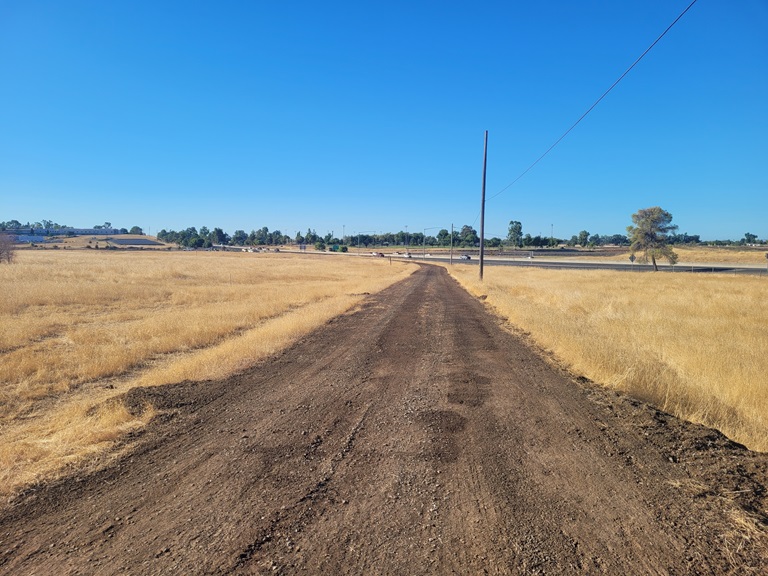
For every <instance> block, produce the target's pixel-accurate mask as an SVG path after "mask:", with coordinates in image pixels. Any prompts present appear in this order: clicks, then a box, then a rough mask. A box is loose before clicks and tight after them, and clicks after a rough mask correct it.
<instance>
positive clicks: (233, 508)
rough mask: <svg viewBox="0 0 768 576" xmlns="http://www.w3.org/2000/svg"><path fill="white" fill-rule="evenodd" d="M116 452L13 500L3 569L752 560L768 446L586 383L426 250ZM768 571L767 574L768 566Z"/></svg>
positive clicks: (141, 393)
mask: <svg viewBox="0 0 768 576" xmlns="http://www.w3.org/2000/svg"><path fill="white" fill-rule="evenodd" d="M147 401H148V402H151V403H153V404H154V405H155V406H157V407H158V408H159V409H160V410H161V411H162V413H161V416H160V417H158V418H157V419H156V420H155V421H154V422H153V423H152V424H151V425H150V426H149V427H148V428H147V429H145V430H144V431H143V432H142V433H140V434H138V435H137V436H135V437H132V438H129V439H128V440H127V441H126V445H127V446H131V447H132V449H131V451H130V452H129V453H128V454H127V455H126V456H125V457H123V458H121V459H120V460H118V461H117V462H116V463H112V464H109V465H108V466H107V467H106V468H102V469H100V470H98V471H96V472H92V473H80V475H78V476H74V477H71V478H68V479H66V480H64V481H61V482H58V483H56V484H53V485H47V486H41V487H37V488H36V489H33V490H29V491H27V492H26V493H24V494H23V495H21V496H19V497H18V498H16V499H15V500H14V501H12V502H10V503H7V504H3V505H2V507H0V573H3V574H262V573H263V574H327V575H330V574H561V573H562V574H575V573H586V574H595V573H606V574H726V573H738V574H750V573H755V574H757V573H760V571H761V570H764V569H765V568H766V566H768V550H767V549H766V539H765V534H766V531H767V530H768V500H767V498H768V496H767V495H766V486H768V457H767V456H766V455H761V454H755V453H752V452H749V451H747V450H745V449H743V448H742V447H740V446H739V445H736V444H733V443H731V442H729V441H727V440H726V439H725V438H724V437H722V436H721V435H720V434H718V433H717V432H715V431H713V430H709V429H706V428H702V427H699V426H694V425H690V424H686V423H683V422H680V421H678V420H676V419H675V418H672V417H671V416H669V415H667V414H664V413H660V412H658V411H656V410H654V409H652V408H649V407H648V406H646V405H644V404H642V403H640V402H637V401H633V400H631V399H626V398H623V397H620V396H618V395H616V394H614V393H611V392H606V391H603V390H601V389H598V388H596V387H593V386H591V385H590V384H589V383H584V382H577V381H574V380H573V379H570V378H569V377H568V376H567V375H566V374H564V373H562V372H560V371H558V370H557V369H554V368H552V367H551V366H550V365H549V364H547V363H546V362H545V361H544V360H542V358H541V356H540V355H539V354H537V353H536V352H535V351H533V350H531V349H529V348H528V347H527V345H526V344H525V343H523V342H522V341H521V340H520V339H519V338H517V337H515V336H513V335H510V334H509V333H508V332H506V331H504V330H503V329H502V327H501V325H500V323H499V321H498V320H497V319H495V318H494V317H493V316H491V315H490V314H488V313H487V312H486V311H485V309H484V307H483V304H482V302H480V301H478V300H476V299H474V298H473V297H471V296H470V295H468V294H467V293H466V292H465V291H463V290H462V289H461V288H460V287H459V286H458V284H456V283H455V282H454V281H453V280H452V279H451V278H450V277H449V276H448V275H447V274H446V273H445V271H444V270H442V269H440V268H436V267H430V266H425V267H423V268H422V269H421V270H420V271H419V272H418V273H416V274H414V275H413V276H412V277H411V278H409V279H407V280H406V281H404V282H401V283H399V284H397V285H395V286H393V287H391V288H390V289H388V290H386V291H385V292H382V293H380V294H378V295H375V296H371V297H369V298H368V299H367V300H366V301H365V302H364V304H363V305H362V306H361V307H360V309H358V310H356V311H354V312H352V313H349V314H347V315H345V316H343V317H340V318H338V319H336V320H334V321H332V322H331V323H329V324H328V325H326V326H324V327H322V328H321V329H319V330H317V331H316V332H314V333H313V334H311V335H310V336H309V337H307V338H305V339H304V340H303V341H302V342H300V343H299V344H298V345H296V346H294V347H293V348H291V349H289V350H287V351H285V352H284V353H282V354H280V355H279V356H278V357H275V358H273V359H271V360H269V361H267V362H265V363H263V364H261V365H260V366H258V367H257V368H255V369H253V370H251V371H249V372H248V373H246V374H243V375H241V376H239V377H237V378H234V379H231V380H227V381H224V382H204V383H200V384H188V383H187V384H181V385H178V386H169V387H161V388H155V389H141V390H134V391H132V392H131V393H130V394H129V395H128V397H127V402H129V403H130V405H131V406H134V407H136V409H139V407H140V406H142V405H143V404H144V403H145V402H147ZM763 573H764V572H763Z"/></svg>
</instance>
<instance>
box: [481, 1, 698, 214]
mask: <svg viewBox="0 0 768 576" xmlns="http://www.w3.org/2000/svg"><path fill="white" fill-rule="evenodd" d="M696 2H697V0H693V2H691V3H690V4H689V5H688V7H687V8H686V9H685V10H683V11H682V12H681V13H680V15H679V16H678V17H677V18H675V20H674V21H673V22H672V24H670V25H669V26H667V29H666V30H664V32H662V33H661V35H660V36H659V37H658V38H656V40H654V41H653V44H651V45H650V46H648V48H646V49H645V52H643V53H642V54H640V57H639V58H638V59H637V60H635V61H634V62H633V63H632V65H631V66H630V67H629V68H627V69H626V70H625V71H624V73H623V74H622V75H621V76H619V78H618V79H617V80H616V81H615V82H614V83H613V84H611V87H610V88H608V90H606V91H605V92H603V95H602V96H600V98H598V99H597V100H596V101H595V103H594V104H592V106H590V107H589V109H587V111H586V112H584V114H582V115H581V117H579V119H578V120H576V122H574V123H573V125H572V126H571V127H570V128H568V130H566V131H565V132H564V133H563V135H562V136H560V138H558V139H557V140H556V141H555V143H554V144H552V146H550V147H549V148H547V150H546V151H545V152H544V154H542V155H541V156H539V157H538V158H537V159H536V161H535V162H534V163H533V164H531V165H530V166H528V168H526V169H525V170H523V172H522V173H521V174H520V175H519V176H518V177H517V178H515V179H514V180H512V182H510V183H509V184H507V185H506V186H504V188H502V189H501V190H499V191H498V192H496V194H494V195H493V196H491V197H490V198H489V200H493V199H494V198H496V197H497V196H499V195H500V194H501V193H502V192H505V191H506V190H507V189H509V188H510V187H512V185H514V184H515V182H517V181H518V180H520V178H522V177H523V176H525V175H526V174H528V172H530V171H531V169H533V167H534V166H536V164H538V163H539V162H541V161H542V160H543V159H544V157H545V156H546V155H547V154H549V153H550V152H551V151H552V150H553V149H554V147H555V146H557V145H558V144H560V142H561V141H562V140H563V138H565V137H566V136H568V134H570V132H571V130H573V129H574V128H576V126H578V124H579V122H581V121H582V120H584V118H586V117H587V114H589V113H590V112H592V110H593V109H594V108H595V106H597V105H598V104H600V102H601V101H602V100H603V98H605V97H606V96H607V95H608V93H609V92H610V91H611V90H613V89H614V88H615V87H616V85H617V84H618V83H619V82H621V81H622V80H623V79H624V77H625V76H626V75H627V74H629V72H630V71H631V70H632V68H634V67H635V66H636V65H637V63H638V62H640V60H642V59H643V57H645V55H646V54H648V52H650V51H651V49H652V48H653V47H654V46H656V44H658V43H659V40H661V39H662V38H664V36H666V34H667V32H669V31H670V30H671V29H672V27H673V26H674V25H675V24H677V22H678V20H680V19H681V18H682V17H683V16H685V13H686V12H688V10H690V9H691V8H692V7H693V5H694V4H696ZM475 220H477V218H475Z"/></svg>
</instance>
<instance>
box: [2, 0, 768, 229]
mask: <svg viewBox="0 0 768 576" xmlns="http://www.w3.org/2000/svg"><path fill="white" fill-rule="evenodd" d="M689 2H690V0H622V1H620V2H608V1H605V0H603V1H590V0H582V1H578V2H576V1H573V0H551V1H546V2H519V1H504V2H503V1H488V2H482V3H470V2H458V1H444V0H443V1H430V2H420V1H408V2H401V1H392V0H388V1H386V2H360V1H355V2H351V1H349V2H334V1H328V2H316V1H306V2H304V1H302V2H293V1H290V0H285V1H282V0H281V1H277V0H269V1H267V0H254V1H237V2H236V1H216V2H213V1H210V2H202V1H194V0H185V1H162V2H149V1H141V0H136V1H114V2H104V1H101V0H92V1H82V0H67V1H61V0H50V1H42V0H3V1H0V221H1V220H10V219H17V220H20V221H22V222H25V221H27V220H29V221H36V220H41V219H50V220H54V221H57V222H60V223H65V224H69V225H72V226H92V225H94V224H101V223H103V222H105V221H109V222H112V223H113V224H114V225H116V226H118V227H126V228H130V227H131V226H134V225H138V226H141V227H143V228H144V230H145V231H150V229H151V232H152V233H156V232H157V231H158V230H159V229H161V228H166V229H171V228H173V229H180V228H186V227H188V226H196V227H198V228H199V227H200V226H203V225H206V226H208V227H209V228H212V227H214V226H219V227H222V228H224V230H226V231H228V232H229V233H232V232H233V231H234V230H236V229H244V230H245V231H246V232H248V231H250V230H251V229H253V228H261V227H262V226H267V227H269V228H270V230H274V229H279V230H281V231H282V232H283V233H287V234H290V235H293V234H295V232H296V231H298V230H300V231H305V230H306V229H307V228H308V227H312V228H314V229H316V230H317V232H318V233H320V234H325V233H327V232H330V231H334V232H335V234H336V235H340V234H341V232H342V229H344V230H345V231H346V233H347V234H350V233H353V232H355V231H366V232H369V231H370V232H374V231H375V232H383V231H391V232H395V231H398V230H403V229H405V226H406V225H407V226H408V229H409V230H410V231H422V230H423V229H425V228H432V227H440V228H449V227H450V225H451V223H453V224H455V225H456V226H457V227H460V226H461V225H462V224H473V225H474V227H475V228H479V219H477V217H478V214H479V206H480V182H481V169H482V151H483V133H484V131H485V130H488V131H489V153H488V186H487V194H488V197H489V198H490V197H493V196H495V197H494V198H492V199H490V200H489V202H488V204H487V216H486V234H487V235H488V236H494V235H497V236H504V235H506V231H507V224H508V222H509V221H510V220H513V219H514V220H519V221H521V222H522V224H523V232H524V233H526V232H527V233H531V234H532V235H534V236H535V235H536V234H542V235H545V236H548V235H549V234H550V232H551V231H552V228H554V234H555V236H559V237H562V238H570V236H571V235H572V234H577V233H578V232H579V231H580V230H582V229H586V230H588V231H589V232H591V233H600V234H612V233H623V232H624V231H625V227H626V226H627V225H628V224H630V223H631V221H630V215H631V214H632V213H633V212H635V211H636V210H637V209H639V208H646V207H649V206H655V205H659V206H661V207H662V208H664V209H666V210H668V211H670V212H671V213H672V214H673V216H674V222H675V223H677V224H678V225H679V226H680V232H688V233H690V234H700V235H701V236H702V237H703V238H705V239H714V238H733V239H739V238H741V237H742V236H743V234H744V233H745V232H752V233H754V234H757V235H758V236H759V237H760V238H768V1H767V0H742V1H740V2H730V1H725V0H698V2H697V3H696V4H695V5H694V6H693V8H692V9H691V10H690V11H689V12H688V13H687V14H686V15H685V16H684V17H683V18H682V20H680V22H678V24H677V25H676V26H675V27H674V28H673V29H672V30H671V31H670V32H669V33H668V34H667V36H665V37H664V38H663V39H662V40H661V42H660V43H659V44H657V45H656V47H655V48H654V49H653V50H652V51H651V52H650V53H649V54H648V55H647V56H646V57H645V58H644V59H643V60H642V61H641V62H640V63H639V64H638V65H637V67H635V69H634V70H633V71H632V72H631V73H630V74H629V75H628V76H627V77H626V78H625V79H624V80H623V81H622V82H621V83H620V84H619V85H618V86H617V87H616V88H615V89H614V90H613V91H612V92H611V93H610V94H609V95H608V96H607V97H606V99H605V100H603V102H602V103H601V104H600V105H599V106H598V107H597V108H595V110H594V111H593V112H592V113H591V114H590V115H589V116H588V117H587V118H586V119H585V120H584V121H583V122H582V123H581V124H579V126H577V127H576V129H575V130H574V131H573V132H571V133H570V135H569V136H568V137H567V138H566V139H565V140H563V141H562V143H561V144H560V145H559V146H558V147H556V148H555V149H554V150H553V151H552V152H551V153H550V154H549V155H548V156H547V157H546V158H545V159H544V160H542V161H541V162H540V163H539V164H538V165H537V166H536V167H535V168H534V169H533V170H531V171H530V172H529V173H528V174H527V175H526V176H525V177H523V178H522V179H521V180H519V181H518V182H517V183H516V184H515V185H514V186H512V187H510V188H509V189H507V190H506V191H504V192H503V193H501V194H499V195H497V194H498V192H499V191H500V190H502V189H503V188H504V187H505V186H507V185H508V184H509V183H510V182H512V181H513V180H514V179H515V178H516V177H517V176H518V175H519V174H520V173H521V172H522V171H523V170H525V168H527V167H528V166H529V165H530V164H531V163H532V162H533V161H534V160H536V158H538V157H539V156H540V155H541V154H542V153H543V152H544V151H545V150H546V149H547V148H548V147H549V146H550V145H551V144H552V143H553V142H554V141H555V140H556V139H557V138H558V137H559V136H560V135H561V134H562V133H563V132H564V131H565V130H566V129H567V128H568V127H569V126H571V124H573V122H575V121H576V120H577V119H578V118H579V116H580V115H581V114H582V113H583V112H584V111H586V109H587V108H589V106H590V105H591V104H592V103H593V102H594V101H595V100H596V99H597V98H598V97H599V96H600V95H601V94H602V93H603V92H604V91H605V90H606V89H607V88H608V87H609V86H610V85H611V84H612V83H613V82H614V80H616V79H617V78H618V77H619V76H620V75H621V73H622V72H624V71H625V70H626V69H627V68H628V67H629V65H630V64H631V63H632V62H633V61H634V60H635V59H636V58H637V57H638V56H639V55H640V54H641V53H642V52H643V51H644V50H645V49H646V48H647V47H648V46H649V45H650V44H651V43H652V42H653V40H655V39H656V37H657V36H658V35H659V34H661V33H662V32H663V31H664V29H665V28H666V27H667V26H668V25H669V24H670V23H671V22H672V21H673V20H674V19H675V18H676V17H677V15H678V14H679V13H680V12H682V11H683V9H685V7H686V6H687V5H688V4H689ZM437 231H438V230H437V228H435V229H433V230H428V231H427V232H428V234H436V233H437Z"/></svg>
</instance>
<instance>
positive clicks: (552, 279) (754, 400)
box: [451, 266, 768, 451]
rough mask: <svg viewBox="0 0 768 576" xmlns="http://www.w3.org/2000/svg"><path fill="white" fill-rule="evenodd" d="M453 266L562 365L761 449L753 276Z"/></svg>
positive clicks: (764, 383)
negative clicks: (480, 274) (480, 275)
mask: <svg viewBox="0 0 768 576" xmlns="http://www.w3.org/2000/svg"><path fill="white" fill-rule="evenodd" d="M451 274H452V275H454V276H455V277H456V278H457V279H458V280H459V281H460V282H461V283H462V284H463V285H464V286H465V287H466V288H467V289H468V290H469V291H470V292H472V293H473V294H476V295H480V294H486V295H487V302H488V303H489V304H490V305H491V306H493V307H494V308H495V309H496V311H497V312H498V313H499V314H500V315H501V316H503V317H506V318H508V319H509V321H510V322H511V323H512V324H513V325H514V326H516V327H517V328H519V329H521V330H523V331H525V332H527V333H529V334H530V335H531V337H532V338H533V340H534V341H535V342H536V343H537V344H538V345H539V346H541V347H543V348H544V349H546V350H549V351H551V352H552V353H553V354H554V355H555V357H556V358H558V359H559V360H560V361H561V362H563V363H564V364H565V365H566V366H567V367H568V368H569V369H571V370H573V371H574V372H576V373H578V374H581V375H584V376H586V377H588V378H589V379H591V380H594V381H595V382H599V383H602V384H604V385H607V386H610V387H614V388H617V389H620V390H624V391H626V392H628V393H630V394H632V395H633V396H635V397H638V398H641V399H644V400H647V401H649V402H651V403H653V404H654V405H656V406H659V407H660V408H662V409H664V410H666V411H669V412H671V413H673V414H675V415H677V416H680V417H682V418H685V419H688V420H691V421H694V422H699V423H703V424H705V425H707V426H711V427H714V428H718V429H719V430H721V431H722V432H723V433H725V434H726V435H728V436H729V437H730V438H733V439H735V440H737V441H739V442H741V443H743V444H745V445H747V446H748V447H750V448H752V449H754V450H760V451H768V379H766V374H768V355H766V354H765V351H766V350H768V306H766V301H768V299H767V298H766V297H767V296H768V282H767V281H766V279H765V278H761V277H744V276H739V277H736V276H726V275H714V274H713V275H693V274H653V273H643V274H631V273H626V272H613V271H576V270H567V271H565V270H542V269H529V268H503V267H491V268H486V272H485V282H484V283H480V282H479V280H478V279H477V269H476V268H475V267H474V266H472V267H469V266H454V267H452V268H451Z"/></svg>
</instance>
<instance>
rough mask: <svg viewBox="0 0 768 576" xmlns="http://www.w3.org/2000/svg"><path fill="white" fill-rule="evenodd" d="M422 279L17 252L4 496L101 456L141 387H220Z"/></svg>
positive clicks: (202, 259)
mask: <svg viewBox="0 0 768 576" xmlns="http://www.w3.org/2000/svg"><path fill="white" fill-rule="evenodd" d="M414 269H415V267H414V266H413V265H410V264H405V263H399V262H398V263H397V264H395V265H390V264H389V262H388V261H385V260H379V259H373V258H354V257H342V256H326V257H322V256H316V257H309V256H307V257H300V256H298V255H297V256H290V255H276V254H273V255H253V254H238V253H188V252H173V253H163V252H139V253H137V252H107V251H99V252H97V251H55V252H54V251H22V252H20V253H19V258H18V263H17V264H15V265H14V266H12V267H11V266H8V267H2V269H0V289H2V292H3V294H4V295H6V296H7V297H5V298H4V299H3V300H2V301H0V446H2V448H0V492H2V493H9V492H10V491H12V490H13V489H14V488H16V487H18V486H21V485H23V484H26V483H28V482H29V481H31V480H34V479H36V478H38V477H41V476H44V477H50V475H51V474H52V473H53V472H54V471H55V470H57V469H59V468H60V467H61V466H62V465H63V464H66V463H68V462H71V461H77V460H79V459H82V458H83V456H85V455H88V454H91V453H93V452H94V451H98V450H101V449H103V447H104V446H107V445H109V444H110V443H111V442H112V441H113V440H114V439H116V438H118V437H119V436H120V435H122V434H123V433H124V432H125V430H127V429H130V428H132V427H136V426H140V425H142V424H143V423H145V422H146V421H148V420H149V419H150V418H151V415H152V411H151V409H150V410H148V411H145V413H144V414H143V415H142V416H141V417H139V418H137V417H135V416H133V415H131V414H130V413H129V412H128V411H127V410H125V408H124V407H123V406H122V405H121V404H119V403H115V402H109V399H110V398H112V397H114V396H117V395H118V394H121V393H123V392H125V391H126V390H128V389H129V388H130V387H133V386H145V385H156V384H165V383H172V382H179V381H182V380H206V379H212V378H224V377H226V376H229V375H231V374H233V373H235V372H237V371H241V370H243V369H245V368H247V367H248V366H250V365H253V364H255V363H256V362H258V361H259V360H260V359H263V358H264V357H266V356H268V355H270V354H272V353H274V352H276V351H277V350H279V349H281V348H283V347H285V346H288V345H289V344H290V343H292V342H294V341H295V340H296V339H298V338H300V337H301V336H302V335H304V334H306V333H308V332H309V331H311V330H312V329H313V328H315V327H317V326H319V325H321V324H323V323H324V322H326V321H327V320H329V319H330V318H332V317H334V316H337V315H339V314H341V313H343V312H344V311H346V310H348V309H350V308H351V307H352V306H354V305H355V304H356V303H357V302H359V301H360V300H361V299H362V297H363V296H362V293H365V292H368V293H370V292H376V291H378V290H381V289H383V288H385V287H386V286H388V285H390V284H392V283H394V282H396V281H397V280H399V279H401V278H404V277H405V276H407V275H408V274H410V273H411V272H412V271H413V270H414Z"/></svg>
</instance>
